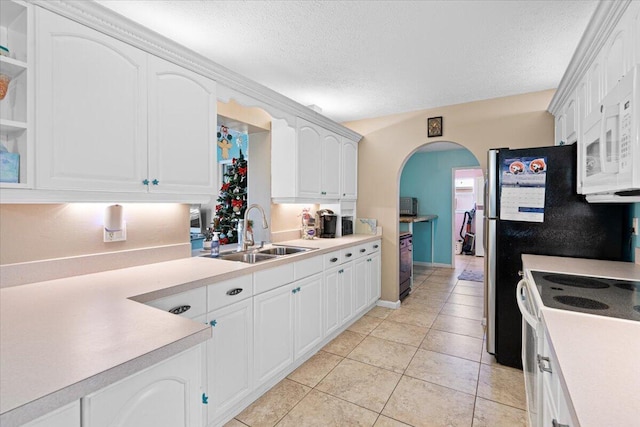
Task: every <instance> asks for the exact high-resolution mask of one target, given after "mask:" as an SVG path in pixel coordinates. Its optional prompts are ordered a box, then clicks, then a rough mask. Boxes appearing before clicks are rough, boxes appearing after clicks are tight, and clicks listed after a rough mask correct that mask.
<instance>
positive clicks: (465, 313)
mask: <svg viewBox="0 0 640 427" xmlns="http://www.w3.org/2000/svg"><path fill="white" fill-rule="evenodd" d="M440 314H446V315H448V316H455V317H464V318H465V319H471V320H482V318H483V317H484V316H483V315H484V308H483V307H474V306H472V305H462V304H453V303H450V302H448V303H446V304H445V305H444V306H443V307H442V310H440Z"/></svg>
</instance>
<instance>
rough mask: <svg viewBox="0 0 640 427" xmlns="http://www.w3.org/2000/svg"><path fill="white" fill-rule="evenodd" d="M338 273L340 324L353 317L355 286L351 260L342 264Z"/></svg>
mask: <svg viewBox="0 0 640 427" xmlns="http://www.w3.org/2000/svg"><path fill="white" fill-rule="evenodd" d="M341 269H342V273H341V274H340V276H341V277H340V325H344V324H345V323H346V322H348V321H349V320H351V319H353V316H354V315H355V312H354V310H353V307H354V304H353V294H354V288H355V274H354V267H353V261H352V262H347V263H345V264H342V266H341Z"/></svg>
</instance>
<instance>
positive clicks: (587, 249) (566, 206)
mask: <svg viewBox="0 0 640 427" xmlns="http://www.w3.org/2000/svg"><path fill="white" fill-rule="evenodd" d="M576 164H577V159H576V146H575V144H574V145H566V146H552V147H539V148H526V149H517V150H509V149H495V150H489V153H488V159H487V179H486V186H487V188H486V192H485V197H486V200H485V210H484V212H485V218H484V220H485V242H484V244H485V251H486V252H485V312H486V325H487V351H488V352H489V353H491V354H494V355H495V357H496V360H497V361H498V363H500V364H503V365H507V366H511V367H514V368H520V369H522V359H521V351H522V318H521V315H520V311H519V310H518V306H517V303H516V285H517V283H518V281H519V280H520V276H519V274H518V273H519V272H520V271H522V259H521V255H522V254H523V253H525V254H534V255H553V256H562V257H574V258H590V259H606V260H615V261H629V260H630V258H631V223H630V221H631V220H630V210H631V207H630V205H629V204H591V203H587V202H586V201H585V199H584V196H582V195H579V194H577V191H576Z"/></svg>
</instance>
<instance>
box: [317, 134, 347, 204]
mask: <svg viewBox="0 0 640 427" xmlns="http://www.w3.org/2000/svg"><path fill="white" fill-rule="evenodd" d="M341 152H342V142H341V138H340V137H339V136H338V135H335V134H333V133H330V132H328V131H324V132H323V136H322V161H321V162H320V165H321V168H322V172H321V177H322V184H321V186H320V187H321V192H320V193H321V196H322V198H325V199H338V198H340V170H341V164H340V157H341Z"/></svg>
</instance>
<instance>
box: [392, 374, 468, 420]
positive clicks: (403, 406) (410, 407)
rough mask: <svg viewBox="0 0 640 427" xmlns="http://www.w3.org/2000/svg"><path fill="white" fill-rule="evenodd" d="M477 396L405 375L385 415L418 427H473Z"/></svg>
mask: <svg viewBox="0 0 640 427" xmlns="http://www.w3.org/2000/svg"><path fill="white" fill-rule="evenodd" d="M473 403H474V397H473V396H472V395H469V394H467V393H462V392H460V391H455V390H451V389H449V388H446V387H442V386H439V385H437V384H431V383H428V382H426V381H421V380H417V379H414V378H409V377H407V376H403V377H402V379H401V380H400V383H399V384H398V386H397V387H396V389H395V391H394V392H393V394H392V395H391V398H390V399H389V402H387V405H386V406H385V407H384V410H383V411H382V414H383V415H386V416H388V417H391V418H393V419H395V420H398V421H401V422H404V423H407V424H409V425H412V426H416V427H441V426H450V427H463V426H464V427H469V426H470V425H471V421H472V419H473Z"/></svg>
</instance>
